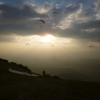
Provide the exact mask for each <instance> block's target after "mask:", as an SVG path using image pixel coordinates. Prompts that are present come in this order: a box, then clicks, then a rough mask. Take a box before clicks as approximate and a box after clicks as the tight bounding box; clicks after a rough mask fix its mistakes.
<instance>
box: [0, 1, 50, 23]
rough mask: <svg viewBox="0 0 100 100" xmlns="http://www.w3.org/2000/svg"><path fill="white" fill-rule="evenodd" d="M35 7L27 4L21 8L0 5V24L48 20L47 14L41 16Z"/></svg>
mask: <svg viewBox="0 0 100 100" xmlns="http://www.w3.org/2000/svg"><path fill="white" fill-rule="evenodd" d="M34 9H35V8H34V6H33V5H31V4H30V3H25V4H22V5H20V6H18V5H8V4H0V12H1V13H0V22H1V23H7V22H9V23H11V22H20V21H26V20H28V19H30V18H47V17H48V16H47V15H46V14H39V13H37V12H36V11H35V10H34Z"/></svg>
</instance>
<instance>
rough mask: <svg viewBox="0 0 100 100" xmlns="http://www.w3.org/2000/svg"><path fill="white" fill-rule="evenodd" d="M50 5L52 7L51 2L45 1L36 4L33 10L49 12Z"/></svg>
mask: <svg viewBox="0 0 100 100" xmlns="http://www.w3.org/2000/svg"><path fill="white" fill-rule="evenodd" d="M52 7H53V5H52V4H50V3H48V2H45V3H44V4H43V5H41V6H37V7H36V9H35V10H36V11H37V12H38V13H47V12H49V11H50V10H51V9H52Z"/></svg>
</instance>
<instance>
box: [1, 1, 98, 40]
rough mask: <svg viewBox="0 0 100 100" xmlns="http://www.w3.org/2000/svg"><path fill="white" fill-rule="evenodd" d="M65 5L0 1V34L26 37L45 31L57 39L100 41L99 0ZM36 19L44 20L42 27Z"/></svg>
mask: <svg viewBox="0 0 100 100" xmlns="http://www.w3.org/2000/svg"><path fill="white" fill-rule="evenodd" d="M15 1H16V0H15ZM34 1H35V0H34ZM37 1H38V0H37ZM56 1H57V0H56ZM58 1H59V0H58ZM79 1H80V2H79ZM38 2H39V1H38ZM59 2H60V1H59ZM64 2H66V1H65V0H62V4H60V3H58V2H53V1H52V2H49V0H47V2H45V1H44V2H43V3H41V2H39V4H37V3H36V1H35V2H30V0H29V1H28V2H27V0H23V1H22V0H19V2H17V3H15V2H13V3H12V4H10V3H8V2H7V0H4V2H3V1H2V2H0V35H11V34H17V35H21V36H29V35H42V34H44V33H45V32H48V33H50V34H53V35H55V34H57V36H59V37H67V38H81V39H95V38H97V39H99V38H100V0H95V1H94V0H91V3H90V0H87V1H84V2H82V0H77V1H76V2H74V1H73V2H70V3H67V4H66V3H64ZM86 2H87V4H86ZM65 4H66V5H65ZM54 12H57V13H54ZM38 20H44V21H45V24H43V23H42V22H41V21H38ZM40 27H41V28H40Z"/></svg>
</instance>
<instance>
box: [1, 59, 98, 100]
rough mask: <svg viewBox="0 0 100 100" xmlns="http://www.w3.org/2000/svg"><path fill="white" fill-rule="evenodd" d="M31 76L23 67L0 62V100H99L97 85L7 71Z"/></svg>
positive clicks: (30, 72)
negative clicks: (11, 70) (12, 71)
mask: <svg viewBox="0 0 100 100" xmlns="http://www.w3.org/2000/svg"><path fill="white" fill-rule="evenodd" d="M9 68H11V69H13V70H17V71H21V72H27V73H29V74H36V75H39V74H37V73H35V72H32V71H31V70H30V69H29V68H28V67H27V66H23V65H21V64H16V63H14V62H8V61H7V60H5V59H0V100H100V83H99V82H85V81H75V80H64V79H57V78H52V77H42V76H39V77H33V76H27V75H20V74H14V73H10V72H9V71H8V69H9Z"/></svg>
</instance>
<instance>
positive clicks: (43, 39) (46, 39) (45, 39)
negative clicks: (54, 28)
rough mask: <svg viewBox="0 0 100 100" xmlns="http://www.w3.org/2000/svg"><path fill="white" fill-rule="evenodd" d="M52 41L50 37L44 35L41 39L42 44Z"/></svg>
mask: <svg viewBox="0 0 100 100" xmlns="http://www.w3.org/2000/svg"><path fill="white" fill-rule="evenodd" d="M53 39H54V37H53V36H52V35H49V34H48V35H46V36H44V37H42V42H52V41H53Z"/></svg>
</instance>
